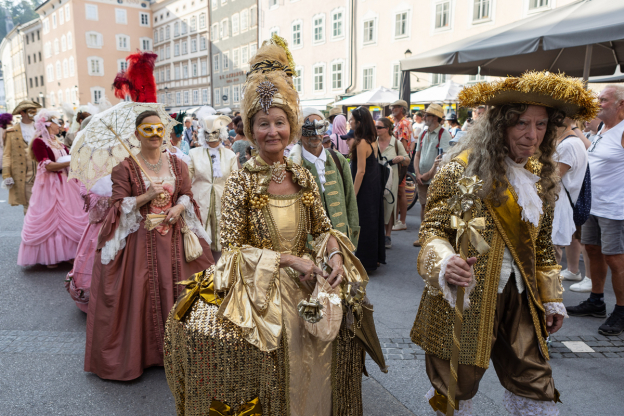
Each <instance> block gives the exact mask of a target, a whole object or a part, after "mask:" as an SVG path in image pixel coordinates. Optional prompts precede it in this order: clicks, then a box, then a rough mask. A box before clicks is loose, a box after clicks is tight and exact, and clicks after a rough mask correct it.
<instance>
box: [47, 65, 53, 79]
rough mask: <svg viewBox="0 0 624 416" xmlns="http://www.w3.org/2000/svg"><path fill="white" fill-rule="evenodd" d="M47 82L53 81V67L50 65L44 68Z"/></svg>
mask: <svg viewBox="0 0 624 416" xmlns="http://www.w3.org/2000/svg"><path fill="white" fill-rule="evenodd" d="M46 72H47V74H46V75H47V78H48V82H52V81H54V65H52V64H50V65H48V66H47V67H46Z"/></svg>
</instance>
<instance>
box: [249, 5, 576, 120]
mask: <svg viewBox="0 0 624 416" xmlns="http://www.w3.org/2000/svg"><path fill="white" fill-rule="evenodd" d="M574 1H576V0H413V1H406V0H385V1H374V0H345V1H343V0H336V1H328V0H316V1H312V0H259V5H260V7H261V12H260V15H261V16H262V18H261V24H260V40H261V41H262V40H264V39H268V38H269V37H270V36H271V34H272V33H278V34H279V35H280V36H282V37H284V38H285V39H286V40H287V41H288V43H289V46H290V48H291V51H292V54H293V58H294V60H295V63H296V64H297V68H298V69H297V74H298V75H299V77H298V79H296V80H295V82H296V84H297V86H298V88H299V90H300V93H301V99H302V101H303V103H304V104H312V105H317V106H319V107H322V106H323V104H324V103H325V102H324V101H323V100H322V99H325V98H326V99H327V100H326V101H327V102H330V101H329V99H330V98H335V99H336V100H338V99H340V98H341V97H343V96H345V95H353V94H357V93H360V92H362V91H367V90H371V89H374V88H377V87H381V86H384V87H386V88H391V89H396V90H398V88H399V83H400V79H401V71H400V66H399V60H401V59H404V58H405V57H407V56H409V55H412V54H413V55H417V54H420V53H422V52H426V51H428V50H431V49H435V48H437V47H440V46H443V45H445V44H448V43H451V42H454V41H457V40H461V39H464V38H467V37H470V36H473V35H476V34H478V33H481V32H484V31H487V30H491V29H494V28H496V27H500V26H503V25H506V24H509V23H512V22H514V21H518V20H521V19H524V18H525V17H528V16H530V15H532V14H534V13H541V12H544V11H548V10H551V9H553V8H556V7H561V6H564V5H567V4H570V3H572V2H574ZM340 28H342V30H343V33H344V35H343V34H342V33H341V29H340ZM411 76H412V79H411V86H412V89H423V88H427V87H430V86H432V85H436V84H440V83H442V82H444V81H446V80H447V79H450V78H451V76H445V75H440V74H419V73H412V74H411ZM452 79H453V80H454V81H455V82H458V83H460V84H466V83H472V82H477V81H480V80H482V79H484V78H480V77H479V76H474V75H472V76H469V75H456V76H453V77H452ZM299 86H300V87H299ZM323 109H324V108H323Z"/></svg>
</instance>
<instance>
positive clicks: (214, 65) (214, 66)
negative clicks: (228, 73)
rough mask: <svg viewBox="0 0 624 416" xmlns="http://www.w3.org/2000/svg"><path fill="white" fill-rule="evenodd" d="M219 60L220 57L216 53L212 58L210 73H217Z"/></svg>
mask: <svg viewBox="0 0 624 416" xmlns="http://www.w3.org/2000/svg"><path fill="white" fill-rule="evenodd" d="M220 58H221V55H219V54H218V53H217V54H215V55H213V56H212V72H214V73H217V72H219V67H220V65H219V60H220Z"/></svg>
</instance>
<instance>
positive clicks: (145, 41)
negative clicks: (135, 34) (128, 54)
mask: <svg viewBox="0 0 624 416" xmlns="http://www.w3.org/2000/svg"><path fill="white" fill-rule="evenodd" d="M140 45H141V50H142V51H151V50H152V39H151V38H141V39H140Z"/></svg>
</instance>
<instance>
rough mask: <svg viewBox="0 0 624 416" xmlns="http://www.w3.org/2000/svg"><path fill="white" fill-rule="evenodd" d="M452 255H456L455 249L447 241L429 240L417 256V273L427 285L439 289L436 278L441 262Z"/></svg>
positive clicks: (440, 239) (441, 239)
mask: <svg viewBox="0 0 624 416" xmlns="http://www.w3.org/2000/svg"><path fill="white" fill-rule="evenodd" d="M453 254H456V253H455V249H454V248H453V246H452V245H451V243H449V242H448V240H445V239H443V238H439V237H436V238H433V239H431V240H429V241H428V242H426V243H425V245H423V247H422V249H421V250H420V253H419V254H418V262H417V267H418V273H419V274H420V276H421V277H422V278H423V279H424V280H425V282H426V283H427V284H429V285H430V286H433V287H435V288H436V289H440V283H439V281H438V277H439V275H440V269H441V268H442V262H443V261H444V259H446V258H447V257H449V256H452V255H453Z"/></svg>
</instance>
